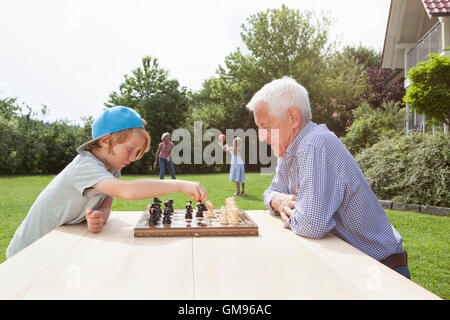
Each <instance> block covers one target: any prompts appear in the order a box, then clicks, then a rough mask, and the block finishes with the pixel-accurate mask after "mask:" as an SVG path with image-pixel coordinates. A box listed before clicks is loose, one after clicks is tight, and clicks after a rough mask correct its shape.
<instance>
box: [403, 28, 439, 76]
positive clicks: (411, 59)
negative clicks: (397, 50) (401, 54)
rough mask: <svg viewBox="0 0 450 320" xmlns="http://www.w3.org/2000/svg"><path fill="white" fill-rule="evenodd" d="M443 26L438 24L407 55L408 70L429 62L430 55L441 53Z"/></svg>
mask: <svg viewBox="0 0 450 320" xmlns="http://www.w3.org/2000/svg"><path fill="white" fill-rule="evenodd" d="M441 32H442V24H441V23H440V22H438V23H436V24H435V25H434V26H433V28H431V29H430V31H428V32H427V33H426V34H425V35H424V36H423V37H422V38H421V39H420V40H419V41H417V42H416V44H415V45H414V46H413V47H412V48H411V49H409V51H408V53H407V62H406V66H407V68H408V69H407V70H405V71H406V72H405V74H407V73H408V70H409V69H411V68H412V67H415V66H416V65H417V64H418V63H419V62H422V61H427V60H428V54H430V53H440V52H441V50H442V36H441Z"/></svg>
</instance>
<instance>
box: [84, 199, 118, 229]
mask: <svg viewBox="0 0 450 320" xmlns="http://www.w3.org/2000/svg"><path fill="white" fill-rule="evenodd" d="M112 202H113V199H112V198H110V197H106V198H105V200H103V202H102V204H101V205H100V207H98V208H97V209H95V210H93V209H86V221H87V226H88V230H89V231H91V232H100V231H101V230H102V228H103V225H104V224H105V223H106V221H108V219H109V215H110V214H111V207H112Z"/></svg>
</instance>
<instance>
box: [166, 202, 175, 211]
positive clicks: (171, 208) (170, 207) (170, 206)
mask: <svg viewBox="0 0 450 320" xmlns="http://www.w3.org/2000/svg"><path fill="white" fill-rule="evenodd" d="M167 201H168V202H169V206H168V207H169V209H170V214H171V215H172V214H173V213H174V212H175V210H174V209H173V199H167Z"/></svg>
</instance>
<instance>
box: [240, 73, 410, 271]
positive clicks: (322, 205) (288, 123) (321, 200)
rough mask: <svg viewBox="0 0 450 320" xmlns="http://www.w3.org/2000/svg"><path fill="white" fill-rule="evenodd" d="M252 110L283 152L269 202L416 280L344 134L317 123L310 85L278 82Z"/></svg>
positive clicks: (299, 229) (299, 225) (286, 218)
mask: <svg viewBox="0 0 450 320" xmlns="http://www.w3.org/2000/svg"><path fill="white" fill-rule="evenodd" d="M247 108H248V109H249V110H251V111H253V115H254V118H255V122H256V125H257V126H258V138H259V140H260V141H265V140H266V141H267V143H268V144H270V145H271V148H272V150H273V152H274V154H275V156H276V157H278V164H277V169H276V173H275V176H274V178H273V181H272V184H271V185H270V187H269V189H267V190H266V191H265V192H264V203H265V205H266V206H267V208H268V209H269V210H270V212H271V213H273V214H279V215H281V219H282V220H283V222H284V223H285V224H284V227H286V228H290V229H291V230H292V231H293V232H295V233H296V234H298V235H300V236H303V237H308V238H314V239H319V238H322V237H324V236H325V235H326V234H327V233H329V232H331V233H332V234H334V235H335V236H337V237H339V238H341V239H343V240H344V241H346V242H348V243H349V244H351V245H352V246H354V247H356V248H357V249H359V250H361V251H363V252H364V253H366V254H368V255H369V256H371V257H373V258H374V259H376V260H379V261H380V262H382V263H384V264H385V265H387V266H389V267H390V268H392V269H394V270H395V271H397V272H399V273H401V274H402V275H404V276H405V277H407V278H410V274H409V270H408V267H407V261H406V252H405V251H404V250H403V248H402V238H401V236H400V234H399V233H398V232H397V230H395V228H394V227H393V226H392V225H391V223H390V222H389V219H388V217H387V216H386V213H385V212H384V210H383V208H382V207H381V205H380V202H379V201H378V199H377V197H376V196H375V194H374V193H373V191H372V189H371V188H370V186H369V184H368V183H367V181H366V179H365V178H364V175H363V173H362V171H361V169H360V168H359V166H358V164H357V162H356V161H355V159H354V158H353V157H352V155H351V154H350V153H349V152H348V150H347V149H346V148H345V146H344V145H343V144H342V143H341V141H340V140H339V138H338V137H336V135H335V134H334V133H332V132H331V131H329V130H328V128H327V127H326V125H324V124H321V125H317V124H315V123H314V122H312V121H311V109H310V105H309V98H308V92H307V91H306V89H305V88H304V87H302V86H301V85H300V84H298V83H297V82H296V81H295V80H293V79H291V78H288V77H284V78H283V79H278V80H274V81H272V82H271V83H269V84H266V85H265V86H264V87H263V88H262V89H261V90H259V91H258V92H257V93H256V94H255V95H254V96H253V98H252V100H251V101H250V102H249V103H248V105H247Z"/></svg>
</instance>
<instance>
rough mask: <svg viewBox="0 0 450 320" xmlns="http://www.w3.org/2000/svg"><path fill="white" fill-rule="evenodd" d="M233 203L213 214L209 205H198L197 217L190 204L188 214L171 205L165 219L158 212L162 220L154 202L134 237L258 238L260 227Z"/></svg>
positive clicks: (165, 212) (138, 224) (167, 207)
mask: <svg viewBox="0 0 450 320" xmlns="http://www.w3.org/2000/svg"><path fill="white" fill-rule="evenodd" d="M155 199H157V198H155ZM227 200H230V198H229V199H227ZM233 200H234V199H231V200H230V202H229V203H227V206H222V207H221V209H220V210H213V209H212V204H211V203H210V202H209V201H207V203H206V205H207V206H208V209H207V208H206V206H205V205H202V204H200V203H198V204H197V212H196V213H194V212H193V209H192V206H191V204H192V202H190V201H188V204H187V205H186V210H178V209H177V210H174V209H172V208H171V205H172V203H170V204H169V205H168V206H167V205H166V208H165V209H164V217H163V214H162V210H160V211H159V212H160V214H159V216H158V214H157V213H155V212H157V211H158V201H156V205H155V202H154V203H153V204H151V205H149V206H148V207H149V210H146V211H144V212H143V213H142V215H141V217H140V219H139V220H138V222H137V224H136V226H135V227H134V236H135V237H188V236H257V235H258V226H257V224H256V223H255V222H253V220H252V219H250V217H249V216H248V215H247V213H246V212H245V211H244V210H242V209H240V208H237V207H236V205H235V203H234V202H233ZM166 202H167V201H166ZM166 202H165V204H166ZM208 202H209V203H208ZM199 211H200V212H199ZM205 211H207V212H205ZM192 213H194V214H192ZM152 215H154V217H153V218H152ZM230 215H231V216H230ZM221 216H222V217H221ZM169 217H170V219H169Z"/></svg>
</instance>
